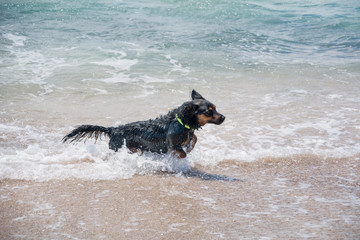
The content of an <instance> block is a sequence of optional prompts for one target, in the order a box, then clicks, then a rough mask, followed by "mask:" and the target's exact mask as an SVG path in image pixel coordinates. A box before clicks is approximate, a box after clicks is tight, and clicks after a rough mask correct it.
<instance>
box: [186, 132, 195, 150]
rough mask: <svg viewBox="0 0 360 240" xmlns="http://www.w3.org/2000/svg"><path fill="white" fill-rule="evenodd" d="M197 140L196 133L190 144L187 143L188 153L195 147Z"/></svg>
mask: <svg viewBox="0 0 360 240" xmlns="http://www.w3.org/2000/svg"><path fill="white" fill-rule="evenodd" d="M196 142H197V137H196V135H195V134H194V136H193V138H192V139H191V141H190V143H189V144H188V145H186V152H187V153H189V152H191V151H192V150H193V149H194V147H195V144H196Z"/></svg>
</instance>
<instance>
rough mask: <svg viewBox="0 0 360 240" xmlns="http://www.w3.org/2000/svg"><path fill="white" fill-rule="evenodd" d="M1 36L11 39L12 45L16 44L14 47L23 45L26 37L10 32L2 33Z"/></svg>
mask: <svg viewBox="0 0 360 240" xmlns="http://www.w3.org/2000/svg"><path fill="white" fill-rule="evenodd" d="M3 37H5V38H7V39H8V40H10V41H12V42H13V45H12V46H16V47H22V46H24V43H25V41H26V39H27V38H26V37H25V36H20V35H14V34H12V33H6V34H3ZM12 46H11V47H12Z"/></svg>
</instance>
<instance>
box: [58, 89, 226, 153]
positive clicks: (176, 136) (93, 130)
mask: <svg viewBox="0 0 360 240" xmlns="http://www.w3.org/2000/svg"><path fill="white" fill-rule="evenodd" d="M191 97H192V101H189V102H185V103H184V104H183V105H181V106H180V107H178V108H176V109H174V110H172V111H170V112H169V113H168V114H166V115H164V116H160V117H158V118H156V119H154V120H151V119H150V120H148V121H139V122H133V123H128V124H125V125H121V126H119V127H109V128H106V127H101V126H94V125H82V126H80V127H78V128H76V129H74V130H73V131H72V132H71V133H69V134H68V135H66V136H65V137H64V138H63V142H66V141H68V140H71V141H70V142H74V141H81V140H82V139H85V138H87V137H88V138H91V137H95V139H96V140H97V139H98V138H99V137H100V136H101V135H102V134H104V135H107V136H108V137H110V142H109V148H110V149H112V150H114V151H118V149H119V148H121V147H122V146H123V144H124V143H125V144H126V147H127V148H128V149H129V150H130V151H131V152H133V153H135V152H138V151H140V152H141V153H142V152H143V151H150V152H156V153H167V152H171V153H173V154H175V155H177V156H178V157H180V158H184V157H186V152H187V153H189V152H190V151H191V150H192V149H193V148H194V146H195V144H196V142H197V137H196V135H195V134H194V131H195V130H197V129H199V128H200V127H202V126H204V125H205V124H206V123H214V124H217V125H219V124H221V123H222V122H224V120H225V116H223V115H221V114H220V113H218V112H217V111H216V107H215V105H214V104H212V103H211V102H209V101H207V100H206V99H205V98H203V97H202V96H201V95H200V94H199V93H198V92H196V91H195V90H193V91H192V93H191ZM183 147H184V148H185V150H186V152H185V151H184V150H183Z"/></svg>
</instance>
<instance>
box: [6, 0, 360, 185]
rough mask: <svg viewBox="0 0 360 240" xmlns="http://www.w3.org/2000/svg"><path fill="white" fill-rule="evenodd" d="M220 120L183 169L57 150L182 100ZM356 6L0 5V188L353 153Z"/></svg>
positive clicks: (192, 0)
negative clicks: (197, 101)
mask: <svg viewBox="0 0 360 240" xmlns="http://www.w3.org/2000/svg"><path fill="white" fill-rule="evenodd" d="M192 89H196V90H197V91H198V92H200V93H201V94H202V95H203V96H204V97H205V98H207V99H208V100H210V101H212V102H213V103H214V104H215V105H216V106H217V109H218V111H219V112H220V113H222V114H224V115H225V116H226V120H225V122H224V123H223V124H222V125H220V126H215V125H210V124H208V125H206V126H204V127H203V128H202V129H201V130H199V131H197V132H196V134H197V135H198V143H197V145H196V147H195V149H194V150H193V152H191V153H190V154H189V155H188V157H187V159H185V160H183V161H177V160H175V161H174V160H173V159H171V158H169V157H167V156H165V157H164V156H158V155H152V154H145V155H142V156H139V155H137V154H128V151H127V150H126V149H122V150H121V151H120V152H118V153H114V152H112V151H111V150H109V149H108V146H107V142H108V139H103V140H101V141H98V142H97V143H96V144H94V142H93V141H91V140H88V141H87V142H86V143H78V144H76V145H71V144H62V143H61V139H62V137H63V136H64V135H65V134H67V133H68V132H69V131H71V130H72V129H73V128H74V127H76V126H78V125H80V124H96V125H102V126H117V125H120V124H125V123H128V122H132V121H139V120H147V119H149V118H155V117H157V116H159V115H161V114H166V113H167V112H168V111H169V110H171V109H173V108H175V107H177V106H179V105H181V104H182V103H183V102H185V101H188V100H190V93H191V90H192ZM359 90H360V2H359V1H357V0H345V1H323V0H314V1H276V0H270V1H258V0H253V1H232V0H229V1H221V0H184V1H175V0H173V1H171V0H152V1H108V0H100V1H90V2H89V1H84V0H79V1H63V0H62V1H53V0H48V1H44V0H36V1H30V0H29V1H15V2H14V1H8V0H1V1H0V106H1V108H0V119H1V120H0V178H1V179H4V178H11V179H28V180H49V179H68V178H80V179H95V180H96V179H121V178H129V177H131V176H133V175H134V174H143V173H145V174H147V173H149V172H150V173H151V172H156V171H170V172H171V171H175V172H179V171H180V172H181V171H186V170H187V169H189V168H191V167H192V166H194V165H195V164H199V165H204V166H209V165H216V164H219V163H221V162H223V161H227V160H231V161H236V162H237V161H257V160H259V159H262V158H268V157H270V158H271V157H290V158H291V157H292V156H297V155H309V154H310V155H316V156H317V157H320V158H324V159H326V158H329V157H339V158H340V157H356V156H359V153H360V94H359Z"/></svg>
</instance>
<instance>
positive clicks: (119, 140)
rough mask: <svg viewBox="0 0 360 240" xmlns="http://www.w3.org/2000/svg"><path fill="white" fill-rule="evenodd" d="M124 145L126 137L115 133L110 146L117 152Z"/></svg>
mask: <svg viewBox="0 0 360 240" xmlns="http://www.w3.org/2000/svg"><path fill="white" fill-rule="evenodd" d="M123 145H124V138H123V137H122V135H120V134H114V135H112V136H111V137H110V141H109V148H110V149H111V150H114V151H115V152H117V151H118V150H119V149H120V148H121V147H122V146H123Z"/></svg>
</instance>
